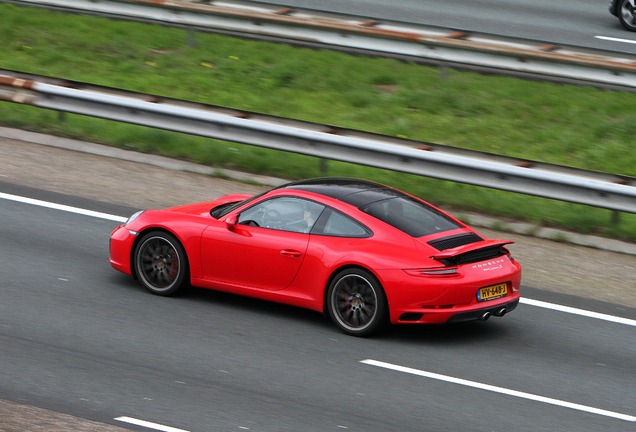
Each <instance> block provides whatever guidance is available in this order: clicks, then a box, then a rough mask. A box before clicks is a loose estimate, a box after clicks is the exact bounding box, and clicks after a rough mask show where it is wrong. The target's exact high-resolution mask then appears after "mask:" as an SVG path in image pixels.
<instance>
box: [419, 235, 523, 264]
mask: <svg viewBox="0 0 636 432" xmlns="http://www.w3.org/2000/svg"><path fill="white" fill-rule="evenodd" d="M511 243H514V241H512V240H484V241H479V242H475V243H470V244H467V245H464V246H458V247H456V248H453V249H446V250H444V251H441V252H439V253H437V254H435V255H433V256H432V257H431V258H433V259H434V260H436V261H439V262H441V263H444V264H445V265H458V264H466V263H469V262H476V261H481V260H485V259H492V258H496V257H497V256H501V255H504V253H502V252H501V246H504V245H507V244H511Z"/></svg>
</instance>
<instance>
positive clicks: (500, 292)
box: [477, 283, 508, 301]
mask: <svg viewBox="0 0 636 432" xmlns="http://www.w3.org/2000/svg"><path fill="white" fill-rule="evenodd" d="M506 294H508V284H505V283H501V284H497V285H492V286H488V287H484V288H481V289H480V290H479V291H477V301H486V300H492V299H496V298H499V297H503V296H505V295H506Z"/></svg>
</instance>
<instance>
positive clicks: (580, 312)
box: [0, 192, 636, 373]
mask: <svg viewBox="0 0 636 432" xmlns="http://www.w3.org/2000/svg"><path fill="white" fill-rule="evenodd" d="M0 198H1V199H6V200H11V201H17V202H21V203H25V204H32V205H37V206H41V207H47V208H52V209H56V210H62V211H67V212H71V213H77V214H83V215H86V216H92V217H96V218H100V219H108V220H112V221H116V222H121V223H123V222H126V220H127V218H125V217H121V216H115V215H110V214H106V213H100V212H96V211H92V210H86V209H82V208H78V207H70V206H66V205H62V204H56V203H51V202H47V201H40V200H36V199H32V198H25V197H21V196H18V195H10V194H6V193H2V192H0ZM519 301H520V302H521V303H524V304H529V305H532V306H538V307H543V308H546V309H552V310H557V311H560V312H567V313H571V314H575V315H582V316H587V317H591V318H596V319H601V320H605V321H611V322H615V323H619V324H626V325H631V326H636V321H635V320H631V319H627V318H620V317H615V316H612V315H606V314H601V313H597V312H589V311H586V310H583V309H576V308H571V307H568V306H561V305H557V304H553V303H546V302H542V301H539V300H532V299H527V298H521V299H520V300H519ZM333 340H336V339H333ZM221 372H225V371H221ZM225 373H227V372H225Z"/></svg>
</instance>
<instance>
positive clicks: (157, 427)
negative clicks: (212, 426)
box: [115, 417, 188, 432]
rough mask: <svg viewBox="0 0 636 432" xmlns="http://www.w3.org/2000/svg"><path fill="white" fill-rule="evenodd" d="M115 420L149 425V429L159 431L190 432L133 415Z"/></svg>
mask: <svg viewBox="0 0 636 432" xmlns="http://www.w3.org/2000/svg"><path fill="white" fill-rule="evenodd" d="M115 420H117V421H120V422H125V423H130V424H134V425H137V426H143V427H147V428H149V429H155V430H159V431H163V432H188V431H186V430H183V429H177V428H173V427H170V426H164V425H162V424H158V423H152V422H148V421H145V420H138V419H136V418H132V417H117V418H116V419H115Z"/></svg>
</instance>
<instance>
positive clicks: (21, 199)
mask: <svg viewBox="0 0 636 432" xmlns="http://www.w3.org/2000/svg"><path fill="white" fill-rule="evenodd" d="M0 198H1V199H6V200H9V201H17V202H21V203H25V204H31V205H36V206H40V207H47V208H51V209H55V210H62V211H65V212H70V213H77V214H82V215H85V216H92V217H96V218H100V219H107V220H112V221H116V222H126V220H127V219H128V218H125V217H121V216H115V215H111V214H107V213H101V212H96V211H92V210H86V209H82V208H79V207H71V206H67V205H62V204H56V203H52V202H48V201H40V200H36V199H32V198H25V197H21V196H18V195H10V194H6V193H2V192H0Z"/></svg>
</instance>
